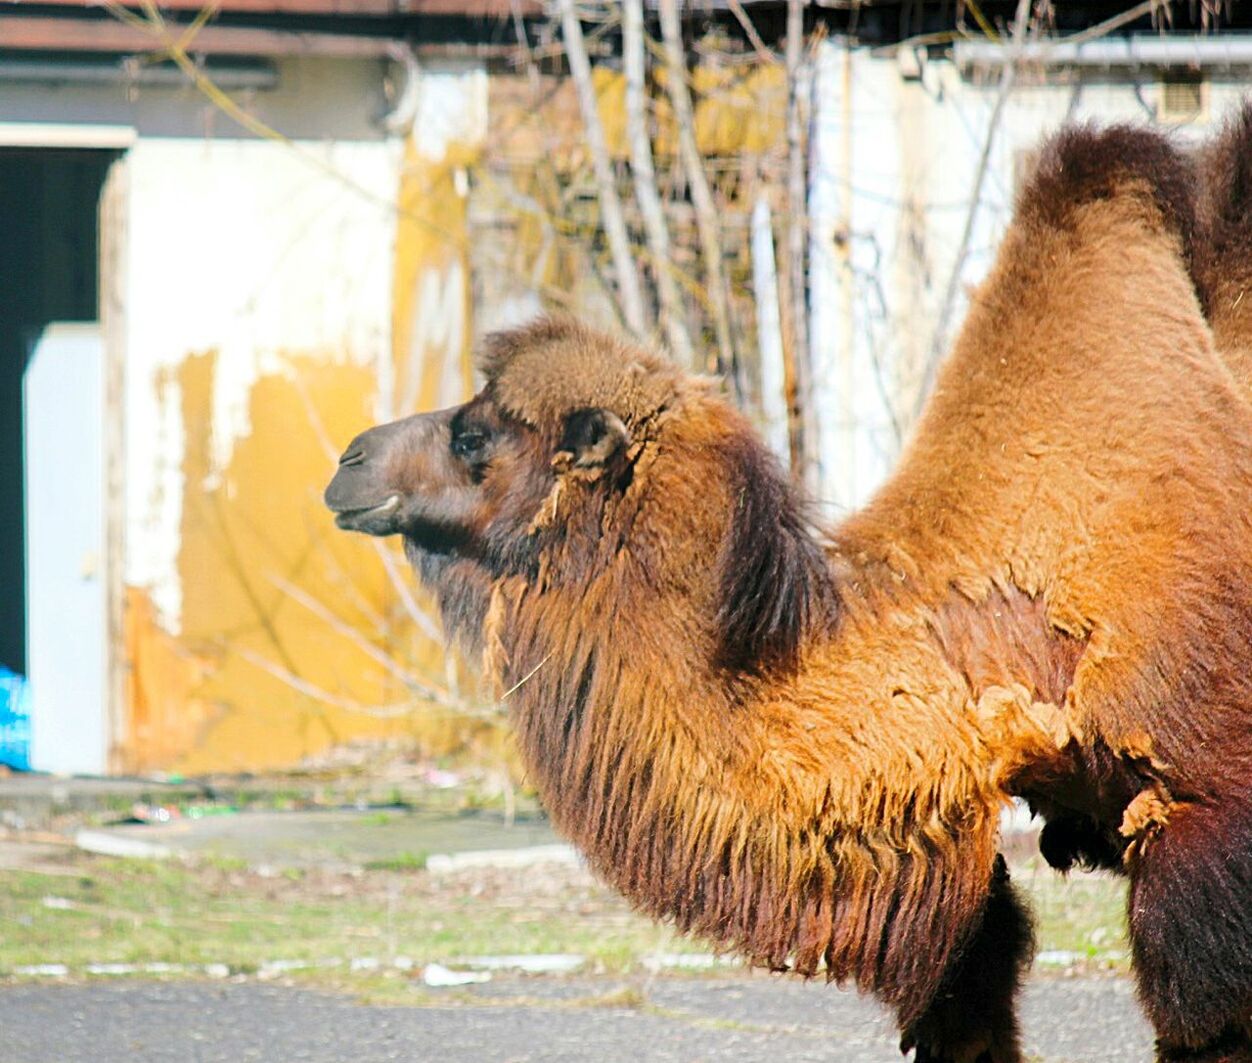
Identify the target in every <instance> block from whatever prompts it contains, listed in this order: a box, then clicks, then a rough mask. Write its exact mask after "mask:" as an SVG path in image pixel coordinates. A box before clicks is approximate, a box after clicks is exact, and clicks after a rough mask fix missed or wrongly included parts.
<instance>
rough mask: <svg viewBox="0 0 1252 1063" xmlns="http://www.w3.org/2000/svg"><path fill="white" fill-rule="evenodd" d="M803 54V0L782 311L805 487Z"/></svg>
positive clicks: (791, 20)
mask: <svg viewBox="0 0 1252 1063" xmlns="http://www.w3.org/2000/svg"><path fill="white" fill-rule="evenodd" d="M803 54H804V0H787V47H786V64H787V241H786V248H787V258H786V284H785V288H786V299H785V306H784V312H783V315H782V317H783V358H784V375H785V378H786V389H787V409H788V415H787V421H788V433H787V434H788V447H789V450H790V455H791V472H792V475H793V476H794V477H796V479H797V480H798V481H800V482H804V481H805V480H806V478H807V477H808V475H809V473H810V469H809V464H810V462H809V453H808V444H809V439H808V436H809V432H808V428H809V426H808V425H807V424H806V423H805V421H806V418H807V416H808V413H809V406H810V402H809V399H810V392H811V389H812V369H811V363H810V361H809V329H808V312H809V300H808V270H807V268H806V255H805V239H806V237H807V235H808V180H807V175H806V173H805V152H804V148H805V144H804V113H803V106H804V101H803V98H802V93H801V80H802V74H803V71H802V69H801V67H802V64H803Z"/></svg>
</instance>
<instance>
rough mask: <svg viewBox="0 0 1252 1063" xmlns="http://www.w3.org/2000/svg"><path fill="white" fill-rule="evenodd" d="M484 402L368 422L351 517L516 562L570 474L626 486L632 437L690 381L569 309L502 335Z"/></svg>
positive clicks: (352, 481) (360, 527) (347, 489)
mask: <svg viewBox="0 0 1252 1063" xmlns="http://www.w3.org/2000/svg"><path fill="white" fill-rule="evenodd" d="M481 367H482V369H483V373H484V375H485V377H486V384H485V386H484V387H483V389H482V391H480V392H479V394H478V395H476V396H475V397H474V398H473V399H472V400H471V401H469V402H467V403H465V404H464V405H461V406H454V407H451V408H449V409H445V410H439V411H437V412H434V413H425V414H418V415H417V416H413V417H406V418H403V419H402V420H399V421H393V422H391V423H390V424H384V425H379V426H377V427H375V428H371V429H369V430H368V431H365V432H362V433H361V434H360V435H358V436H357V437H356V438H355V439H354V440H352V442H351V443H350V444H349V445H348V448H347V449H346V450H345V451H344V453H343V456H342V457H341V458H340V460H339V468H338V471H337V472H336V473H335V476H334V479H333V480H332V481H331V483H330V485H329V486H328V487H327V489H326V494H325V501H326V505H327V506H328V507H329V508H330V509H331V510H332V511H333V512H334V513H335V519H336V523H337V524H338V525H339V527H341V528H344V529H348V530H351V531H360V532H365V533H367V534H369V535H378V536H389V535H402V536H404V538H405V540H406V541H407V543H408V544H409V546H410V547H411V549H412V550H415V551H416V552H418V553H423V554H430V555H436V556H438V555H446V556H449V557H460V558H466V559H472V560H474V561H476V562H477V563H478V564H480V565H482V566H484V567H485V568H486V569H487V570H488V571H489V572H490V573H491V574H493V575H499V574H502V573H504V572H507V571H509V570H515V569H516V567H517V566H518V565H519V564H523V563H524V562H525V561H527V560H528V559H530V558H532V557H533V556H534V554H535V553H536V551H537V550H538V549H539V548H540V547H541V545H542V535H540V534H539V533H540V531H541V527H540V526H541V524H542V521H541V520H540V516H541V510H542V509H543V508H544V504H545V502H548V503H549V504H551V503H552V502H553V501H554V499H553V495H554V491H555V490H556V489H557V486H558V482H559V481H577V482H578V483H579V485H580V487H581V488H582V489H583V491H584V493H588V494H590V495H595V494H600V495H604V494H611V493H613V492H615V491H620V490H621V489H622V488H623V487H624V486H625V483H624V479H625V478H626V477H627V474H628V470H629V465H630V460H629V452H630V450H631V444H632V441H633V440H634V439H636V438H639V437H640V436H641V435H642V434H643V433H644V432H646V431H647V430H648V426H649V424H650V422H652V421H653V420H654V419H655V418H656V417H657V416H658V414H659V413H660V412H661V411H662V410H663V409H664V408H665V407H666V406H667V405H668V404H669V403H670V402H671V401H672V398H673V394H674V391H675V388H676V386H677V384H678V382H679V379H680V378H679V376H678V374H677V373H676V372H675V371H674V370H673V369H672V368H671V367H669V366H667V365H665V364H664V363H662V362H661V361H660V360H659V359H656V358H654V357H653V356H651V355H648V354H646V353H644V352H641V351H638V350H635V349H630V348H627V347H625V346H624V345H621V344H618V343H617V342H615V341H613V340H611V339H609V338H607V337H604V336H601V335H598V334H595V333H592V332H590V331H589V330H586V329H584V328H582V327H581V326H579V325H577V324H575V323H573V322H570V321H555V320H548V321H542V322H539V323H536V324H533V325H530V326H528V327H526V328H523V329H518V330H514V331H512V332H506V333H499V334H496V335H494V336H492V337H491V338H490V339H489V340H488V341H487V345H486V351H485V353H484V355H483V358H482V361H481Z"/></svg>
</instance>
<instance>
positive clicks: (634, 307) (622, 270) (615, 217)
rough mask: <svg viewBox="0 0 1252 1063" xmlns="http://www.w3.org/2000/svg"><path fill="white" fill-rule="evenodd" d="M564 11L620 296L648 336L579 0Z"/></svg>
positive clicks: (632, 323)
mask: <svg viewBox="0 0 1252 1063" xmlns="http://www.w3.org/2000/svg"><path fill="white" fill-rule="evenodd" d="M557 6H558V7H559V8H560V11H561V29H562V33H563V36H564V39H565V54H566V57H567V58H568V60H569V68H570V75H571V76H572V77H573V79H574V86H575V88H576V89H577V91H578V104H579V108H580V109H581V111H582V115H583V126H584V128H585V130H586V134H587V146H588V148H589V149H590V151H591V159H592V162H593V163H594V165H595V173H596V186H597V189H598V191H599V196H600V218H601V221H602V222H603V224H604V232H605V235H606V236H608V239H609V249H610V251H611V252H612V255H613V272H614V273H615V274H616V277H617V291H618V298H619V299H620V301H621V308H622V316H623V318H624V319H625V322H626V327H627V328H629V329H630V330H631V331H632V332H633V333H635V335H637V336H644V335H646V334H647V331H648V324H647V316H646V314H645V313H644V307H643V292H642V290H641V288H640V284H639V274H638V272H637V271H636V270H635V263H634V259H633V258H632V257H631V253H630V237H629V235H628V234H627V232H626V220H625V218H624V217H623V216H622V203H621V200H620V199H618V196H617V186H616V184H615V182H614V177H613V163H612V161H611V160H610V158H609V149H608V145H607V144H606V143H605V139H604V127H603V126H602V125H601V124H600V112H599V111H598V110H597V109H596V93H595V87H594V85H593V84H592V82H591V63H590V62H589V61H588V59H587V48H586V45H585V44H584V42H583V31H582V25H581V24H580V23H579V21H578V10H577V6H576V4H575V0H558V5H557Z"/></svg>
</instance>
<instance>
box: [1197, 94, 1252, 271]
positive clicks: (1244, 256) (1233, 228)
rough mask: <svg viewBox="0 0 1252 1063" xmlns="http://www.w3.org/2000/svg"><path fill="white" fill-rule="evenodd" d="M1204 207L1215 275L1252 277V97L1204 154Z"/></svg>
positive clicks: (1209, 260) (1210, 264)
mask: <svg viewBox="0 0 1252 1063" xmlns="http://www.w3.org/2000/svg"><path fill="white" fill-rule="evenodd" d="M1200 211H1201V217H1202V219H1203V227H1204V243H1205V249H1204V250H1205V259H1206V262H1205V266H1206V267H1207V268H1206V270H1205V272H1206V273H1207V274H1209V275H1210V279H1214V280H1215V279H1218V278H1221V279H1225V280H1227V281H1229V280H1230V279H1231V276H1232V274H1233V275H1238V276H1239V277H1240V278H1241V279H1242V280H1243V281H1245V282H1246V281H1247V279H1248V278H1249V276H1252V98H1249V99H1247V100H1245V101H1244V102H1243V105H1242V106H1241V107H1240V108H1239V109H1238V111H1236V112H1235V114H1234V115H1233V116H1232V118H1231V119H1230V120H1229V121H1228V122H1227V123H1226V125H1225V127H1224V128H1223V129H1222V131H1221V133H1220V134H1219V135H1218V136H1217V137H1215V138H1214V139H1213V140H1212V141H1211V142H1210V143H1209V144H1208V145H1207V146H1206V147H1205V149H1204V151H1203V152H1201V154H1200Z"/></svg>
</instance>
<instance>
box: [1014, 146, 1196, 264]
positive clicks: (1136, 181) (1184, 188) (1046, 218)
mask: <svg viewBox="0 0 1252 1063" xmlns="http://www.w3.org/2000/svg"><path fill="white" fill-rule="evenodd" d="M1194 190H1195V176H1194V167H1193V164H1192V163H1191V161H1190V160H1189V159H1188V158H1187V157H1186V156H1185V155H1184V154H1183V153H1182V152H1181V151H1179V150H1178V148H1176V147H1175V146H1174V145H1173V144H1172V143H1171V142H1170V140H1169V139H1168V138H1167V137H1165V136H1164V135H1163V134H1161V133H1160V132H1157V131H1154V130H1151V129H1146V128H1142V127H1138V126H1132V125H1114V126H1109V127H1107V128H1104V129H1098V128H1095V127H1093V126H1090V125H1077V126H1070V127H1067V128H1065V129H1062V130H1061V131H1060V132H1058V133H1056V134H1055V135H1054V136H1052V138H1051V139H1049V140H1048V141H1047V142H1046V143H1045V144H1044V146H1043V149H1042V151H1041V152H1040V155H1039V162H1038V165H1037V166H1036V168H1035V172H1034V174H1033V176H1032V177H1031V179H1030V180H1029V181H1028V182H1027V183H1026V185H1025V186H1024V187H1023V189H1022V192H1021V196H1020V198H1019V200H1018V205H1017V208H1018V213H1019V215H1021V216H1025V217H1033V218H1036V219H1038V220H1039V221H1040V222H1042V223H1043V224H1045V225H1048V226H1051V227H1056V228H1062V229H1068V228H1070V227H1071V226H1072V225H1073V224H1074V221H1075V218H1076V213H1077V211H1078V210H1079V209H1080V208H1081V207H1084V206H1087V205H1088V204H1091V203H1094V202H1097V201H1099V200H1110V199H1114V198H1116V197H1119V196H1135V197H1138V198H1141V199H1142V198H1145V197H1146V198H1147V199H1148V201H1149V202H1151V203H1153V204H1154V205H1155V206H1156V208H1157V212H1158V215H1159V218H1160V224H1161V225H1162V226H1163V227H1164V228H1165V229H1166V230H1168V231H1170V232H1172V233H1173V234H1174V235H1176V236H1177V237H1178V239H1179V241H1180V243H1181V245H1182V251H1183V255H1184V258H1185V259H1186V261H1187V263H1188V265H1190V264H1191V262H1192V258H1193V254H1194V249H1195V244H1196V229H1197V218H1196V205H1195V191H1194Z"/></svg>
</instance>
